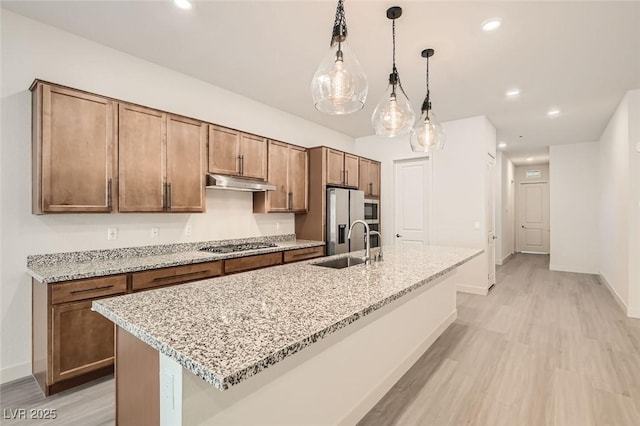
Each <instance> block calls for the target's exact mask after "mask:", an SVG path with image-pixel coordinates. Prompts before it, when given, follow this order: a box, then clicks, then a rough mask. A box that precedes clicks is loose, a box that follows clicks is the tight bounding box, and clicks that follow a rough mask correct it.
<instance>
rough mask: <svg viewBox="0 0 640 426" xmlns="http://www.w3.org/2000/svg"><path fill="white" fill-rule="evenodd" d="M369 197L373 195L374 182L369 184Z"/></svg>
mask: <svg viewBox="0 0 640 426" xmlns="http://www.w3.org/2000/svg"><path fill="white" fill-rule="evenodd" d="M369 195H373V182H369Z"/></svg>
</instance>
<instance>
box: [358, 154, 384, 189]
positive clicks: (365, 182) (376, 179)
mask: <svg viewBox="0 0 640 426" xmlns="http://www.w3.org/2000/svg"><path fill="white" fill-rule="evenodd" d="M359 189H360V190H361V191H364V195H365V197H367V198H379V197H380V163H379V162H377V161H374V160H367V159H366V158H360V186H359Z"/></svg>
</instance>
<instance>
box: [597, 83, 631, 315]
mask: <svg viewBox="0 0 640 426" xmlns="http://www.w3.org/2000/svg"><path fill="white" fill-rule="evenodd" d="M599 145H600V170H602V177H601V198H600V227H599V228H600V256H599V257H600V275H601V276H602V277H603V278H604V280H605V281H606V282H607V283H608V285H609V286H610V288H611V289H612V290H613V292H614V294H615V295H616V297H617V298H618V300H619V301H620V302H621V303H622V304H624V305H625V306H627V307H628V305H629V282H628V280H629V276H628V274H629V103H628V95H627V96H625V97H624V99H623V100H622V102H621V103H620V105H619V106H618V108H617V110H616V112H615V113H614V115H613V117H612V118H611V120H610V121H609V124H608V125H607V127H606V129H605V131H604V133H603V134H602V136H601V137H600V141H599ZM635 261H636V262H637V258H636V260H635Z"/></svg>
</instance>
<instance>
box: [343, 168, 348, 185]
mask: <svg viewBox="0 0 640 426" xmlns="http://www.w3.org/2000/svg"><path fill="white" fill-rule="evenodd" d="M344 174H345V178H344V184H345V185H349V170H345V171H344Z"/></svg>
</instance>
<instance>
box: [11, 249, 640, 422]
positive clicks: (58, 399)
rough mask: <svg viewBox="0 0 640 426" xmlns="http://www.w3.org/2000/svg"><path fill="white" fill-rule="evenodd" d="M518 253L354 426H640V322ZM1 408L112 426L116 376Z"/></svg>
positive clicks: (25, 388)
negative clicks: (48, 412)
mask: <svg viewBox="0 0 640 426" xmlns="http://www.w3.org/2000/svg"><path fill="white" fill-rule="evenodd" d="M548 262H549V258H548V256H536V255H516V256H515V257H514V258H513V259H512V260H510V261H509V262H507V263H506V264H505V266H503V267H502V268H500V269H499V270H498V273H497V279H498V283H497V285H496V286H495V287H494V289H493V290H492V291H491V292H490V293H489V295H488V296H474V295H467V294H460V293H459V294H458V319H457V320H456V322H455V323H454V324H453V325H452V326H451V327H449V328H448V329H447V331H445V333H444V334H443V335H442V336H441V337H440V338H439V339H438V340H437V341H436V342H435V343H434V345H433V346H432V347H431V348H430V349H429V351H427V352H426V353H425V354H424V355H423V356H422V358H421V359H420V360H419V361H418V362H417V363H416V364H415V365H414V366H413V367H412V368H411V370H409V371H408V372H407V374H405V376H404V377H403V378H402V379H401V380H400V381H399V382H398V383H397V384H396V385H395V386H394V387H393V388H392V389H391V390H390V391H389V392H388V393H387V394H386V395H385V397H384V398H383V399H382V400H381V401H380V402H379V403H378V404H377V405H376V406H375V407H374V408H373V409H372V410H371V411H370V412H369V413H368V414H367V416H365V418H364V419H362V421H361V422H360V423H359V424H360V425H362V426H365V425H366V426H368V425H376V426H377V425H418V424H421V425H437V426H445V425H487V426H494V425H509V426H511V425H518V426H519V425H536V426H537V425H549V426H551V425H555V426H572V425H576V426H588V425H594V426H595V425H597V426H600V425H616V426H617V425H630V426H637V425H640V320H632V319H628V318H626V317H625V316H624V315H623V313H622V311H621V309H620V308H619V307H618V306H617V305H616V304H615V302H614V300H613V299H612V297H611V295H610V294H609V292H608V291H607V289H606V288H604V287H603V286H601V285H600V284H599V283H598V281H597V280H596V278H595V277H594V276H591V275H582V274H571V273H563V272H550V271H549V270H548ZM0 406H1V407H2V408H3V409H5V408H7V409H8V408H27V409H29V408H56V409H57V410H58V420H56V421H43V422H40V423H38V422H33V421H24V420H22V421H10V420H3V421H1V423H2V424H3V425H5V424H6V425H27V424H29V425H32V424H33V425H35V424H48V425H51V424H55V425H79V426H80V425H82V426H93V425H112V424H114V413H115V408H114V383H113V380H112V379H105V380H101V381H99V382H97V383H95V384H93V385H89V386H84V387H82V388H79V389H75V390H72V391H67V392H64V393H61V394H59V395H55V396H53V397H50V398H48V399H45V398H44V397H43V396H42V394H41V393H40V390H39V389H38V387H37V386H36V384H35V382H34V381H33V379H31V378H29V379H22V380H20V381H16V382H13V383H10V384H7V385H4V386H1V387H0Z"/></svg>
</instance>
